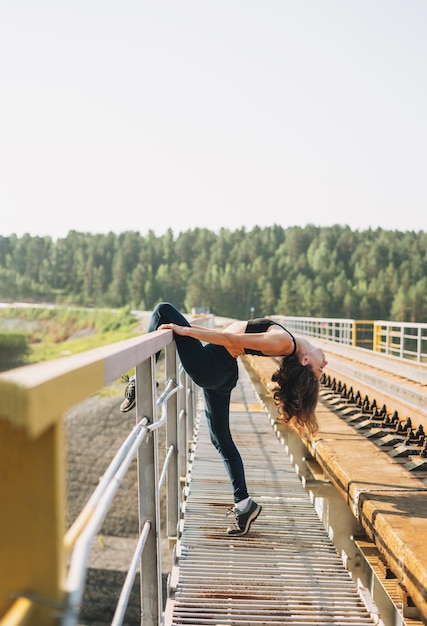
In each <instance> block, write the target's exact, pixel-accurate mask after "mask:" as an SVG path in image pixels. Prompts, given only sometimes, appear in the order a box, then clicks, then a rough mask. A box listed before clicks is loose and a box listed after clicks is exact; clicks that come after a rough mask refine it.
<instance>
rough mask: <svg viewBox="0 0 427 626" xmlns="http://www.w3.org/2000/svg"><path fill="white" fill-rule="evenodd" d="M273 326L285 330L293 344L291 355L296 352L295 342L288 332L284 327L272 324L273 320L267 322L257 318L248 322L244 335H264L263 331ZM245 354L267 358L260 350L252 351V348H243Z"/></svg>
mask: <svg viewBox="0 0 427 626" xmlns="http://www.w3.org/2000/svg"><path fill="white" fill-rule="evenodd" d="M273 324H275V325H276V326H280V328H283V330H286V332H287V333H289V334H290V335H291V338H292V341H293V342H294V349H293V350H292V352H291V354H295V352H296V350H297V342H296V341H295V337H294V336H293V335H292V334H291V333H290V332H289V330H287V329H286V328H285V327H284V326H282V325H281V324H279V323H278V322H274V321H273V320H269V319H267V318H264V317H262V318H258V319H255V320H249V321H248V323H247V325H246V330H245V333H265V331H266V330H267V329H268V328H270V326H273ZM245 354H256V355H257V356H268V355H267V354H264V353H263V352H261V350H253V349H252V348H245Z"/></svg>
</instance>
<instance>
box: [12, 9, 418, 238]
mask: <svg viewBox="0 0 427 626" xmlns="http://www.w3.org/2000/svg"><path fill="white" fill-rule="evenodd" d="M426 33H427V2H426V0H39V1H38V2H34V0H1V2H0V67H1V70H0V235H10V234H11V233H16V234H18V235H19V236H21V235H23V234H24V233H26V232H28V233H30V234H31V235H50V236H52V237H53V238H57V237H63V236H65V235H66V234H67V233H68V232H69V230H78V231H83V232H92V233H106V232H109V231H113V232H115V233H121V232H124V231H128V230H135V231H139V232H141V233H142V234H146V233H147V232H148V230H150V229H151V230H153V231H154V232H155V233H156V234H158V235H162V234H164V233H165V232H166V231H167V229H168V228H172V230H173V231H174V232H175V233H179V232H181V231H185V230H188V229H191V228H195V227H204V228H209V229H210V230H214V231H217V230H219V229H220V228H222V227H224V228H229V229H231V230H234V229H237V228H241V227H243V226H245V227H246V228H247V229H251V228H253V227H254V226H261V227H265V226H272V225H273V224H279V225H281V226H283V227H284V228H288V227H289V226H294V225H300V226H305V225H307V224H315V225H318V226H328V225H332V224H343V225H344V224H348V225H350V226H351V227H352V228H354V229H359V230H364V229H366V228H369V227H371V228H376V227H378V226H379V227H382V228H386V229H393V230H394V229H397V230H427V36H426Z"/></svg>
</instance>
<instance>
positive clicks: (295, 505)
mask: <svg viewBox="0 0 427 626" xmlns="http://www.w3.org/2000/svg"><path fill="white" fill-rule="evenodd" d="M232 402H233V404H232V413H231V427H232V432H233V436H234V438H235V441H236V443H237V445H238V447H239V449H240V451H241V453H242V457H243V460H244V463H245V469H246V476H247V482H248V487H249V490H250V493H251V496H252V497H253V498H254V499H255V500H256V501H257V502H259V503H260V504H262V506H263V510H262V512H261V515H260V516H259V518H258V519H257V520H256V522H254V524H253V525H252V528H251V531H250V533H249V534H248V535H247V536H245V537H237V538H229V537H228V536H227V535H226V534H225V530H226V528H227V526H228V522H229V520H227V518H226V517H225V513H226V510H227V508H228V507H230V506H231V497H230V496H231V488H230V485H229V481H228V478H227V475H226V473H225V469H224V467H223V465H222V461H221V459H220V457H219V455H218V453H217V452H216V450H215V449H214V447H213V446H212V444H211V443H210V441H209V436H208V429H207V425H206V420H205V419H204V414H203V410H201V414H202V416H201V419H200V423H199V430H198V433H197V436H196V445H195V449H194V458H193V463H192V469H191V475H190V479H189V485H188V488H187V498H186V501H185V506H184V515H183V520H182V522H181V529H180V530H181V533H180V538H179V541H178V544H177V546H176V556H177V565H176V567H175V568H174V570H173V572H172V575H171V581H170V591H169V598H168V600H167V606H166V611H165V626H175V625H176V626H178V625H186V624H188V625H190V624H192V625H197V626H204V625H211V626H230V625H236V626H237V625H245V626H252V625H253V626H260V625H265V626H270V625H271V626H273V625H278V624H281V625H283V624H294V625H298V626H312V625H314V624H317V625H322V626H328V625H339V626H347V625H350V624H352V625H358V626H362V625H363V624H374V623H376V622H375V621H374V620H373V618H372V617H371V616H370V614H369V613H368V612H367V610H366V609H365V605H364V604H363V602H362V601H361V599H360V597H359V595H358V593H357V591H356V589H355V585H354V583H353V582H352V580H351V579H350V577H349V574H348V573H347V572H346V570H345V569H344V567H343V564H342V561H341V559H340V558H339V556H338V555H337V553H336V551H335V549H334V547H333V544H332V542H331V540H330V539H329V537H328V535H327V533H326V531H325V529H324V527H323V525H322V523H321V522H320V520H319V518H318V516H317V514H316V512H315V511H314V508H313V507H312V505H311V502H310V499H309V496H308V495H307V494H306V492H305V491H304V489H303V487H302V485H301V483H300V480H299V479H298V477H297V476H296V474H295V471H294V469H293V467H292V465H291V463H290V461H289V459H288V458H287V455H286V453H285V450H284V448H283V446H282V445H281V444H280V442H279V441H278V439H277V437H276V436H275V434H274V432H273V430H272V428H271V425H270V423H269V420H268V419H267V417H266V413H265V410H264V409H263V407H262V406H261V405H260V404H259V401H258V398H257V396H256V393H255V390H254V388H253V386H252V383H251V381H250V379H249V376H248V374H247V373H246V371H245V370H244V368H243V365H240V381H239V383H238V387H237V388H236V390H235V391H234V392H233V396H232Z"/></svg>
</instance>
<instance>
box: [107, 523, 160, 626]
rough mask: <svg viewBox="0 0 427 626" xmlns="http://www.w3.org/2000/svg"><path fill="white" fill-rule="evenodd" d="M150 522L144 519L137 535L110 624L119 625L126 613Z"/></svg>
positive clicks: (112, 625)
mask: <svg viewBox="0 0 427 626" xmlns="http://www.w3.org/2000/svg"><path fill="white" fill-rule="evenodd" d="M150 528H151V524H150V522H149V521H145V523H144V526H143V528H142V532H141V534H140V536H139V540H138V544H137V546H136V549H135V552H134V554H133V557H132V560H131V563H130V566H129V569H128V573H127V575H126V579H125V582H124V584H123V587H122V591H121V593H120V596H119V600H118V602H117V606H116V610H115V612H114V616H113V621H112V622H111V626H121V624H123V619H124V617H125V614H126V610H127V607H128V603H129V598H130V594H131V593H132V587H133V583H134V580H135V576H136V572H137V569H138V567H139V564H140V559H141V555H142V552H143V550H144V547H145V544H146V542H147V538H148V534H149V532H150Z"/></svg>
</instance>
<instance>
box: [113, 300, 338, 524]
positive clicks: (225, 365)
mask: <svg viewBox="0 0 427 626" xmlns="http://www.w3.org/2000/svg"><path fill="white" fill-rule="evenodd" d="M158 329H171V330H172V331H173V333H174V339H175V342H176V347H177V350H178V354H179V357H180V359H181V363H182V366H183V368H184V369H185V371H186V372H187V374H188V375H189V376H190V377H191V378H192V380H194V382H195V383H196V384H197V385H199V387H201V388H202V389H203V394H204V399H205V412H206V418H207V421H208V426H209V432H210V438H211V442H212V443H213V445H214V446H215V448H216V449H217V450H218V452H219V454H220V455H221V457H222V459H223V461H224V464H225V467H226V470H227V472H228V475H229V477H230V481H231V484H232V487H233V497H234V504H235V506H234V508H233V509H232V512H233V513H234V516H235V523H234V525H233V526H231V527H230V528H228V529H227V533H228V534H229V535H246V533H247V532H248V531H249V529H250V526H251V524H252V522H253V521H254V520H255V519H256V518H257V517H258V515H259V514H260V512H261V506H260V505H259V504H257V503H256V502H254V501H253V500H251V498H250V497H249V493H248V490H247V486H246V480H245V472H244V467H243V462H242V458H241V456H240V453H239V451H238V449H237V447H236V445H235V443H234V441H233V438H232V436H231V432H230V425H229V421H230V420H229V418H230V398H231V391H232V390H233V388H234V387H235V386H236V383H237V379H238V367H237V358H238V357H239V356H241V355H243V354H256V355H259V356H278V357H283V358H282V360H281V363H280V367H279V369H278V370H277V371H276V372H275V374H274V375H273V378H272V380H273V381H274V382H275V383H276V387H275V388H274V390H273V394H274V400H275V402H276V404H277V406H278V409H279V413H280V414H281V416H282V418H283V419H284V420H285V421H286V422H288V421H290V420H292V419H293V420H295V422H296V424H297V425H298V426H299V427H305V428H307V429H308V430H309V432H311V433H315V432H316V430H317V420H316V415H315V409H316V405H317V398H318V392H319V379H320V377H321V376H322V373H323V368H324V367H325V366H326V365H327V361H326V359H325V355H324V353H323V350H321V349H320V348H316V347H315V346H313V345H312V344H311V343H310V342H309V341H308V340H307V339H305V338H304V337H294V336H293V335H291V333H290V332H289V331H288V330H286V328H284V327H283V326H281V325H280V324H278V323H277V322H274V321H272V320H270V319H255V320H249V321H236V322H233V323H232V324H231V325H230V326H228V327H227V328H225V329H223V330H216V329H211V328H205V327H202V326H195V325H190V323H189V322H188V320H187V319H186V318H185V317H184V316H183V315H182V314H181V313H180V312H179V311H178V309H176V308H175V307H174V306H173V305H172V304H169V303H168V302H162V303H160V304H158V305H157V306H156V308H155V309H154V311H153V314H152V316H151V320H150V324H149V327H148V332H152V331H154V330H158ZM133 406H135V381H134V377H131V378H130V379H129V383H128V385H127V388H126V394H125V399H124V401H123V402H122V405H121V407H120V408H121V410H122V411H128V410H130V409H131V408H133Z"/></svg>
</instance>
